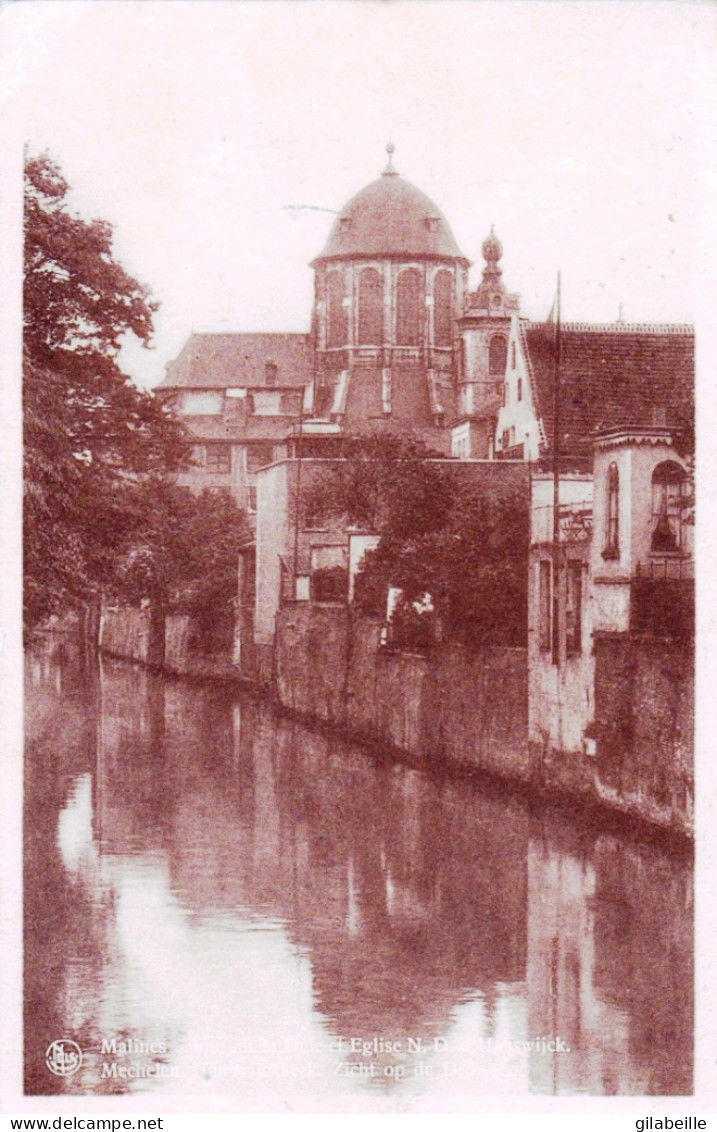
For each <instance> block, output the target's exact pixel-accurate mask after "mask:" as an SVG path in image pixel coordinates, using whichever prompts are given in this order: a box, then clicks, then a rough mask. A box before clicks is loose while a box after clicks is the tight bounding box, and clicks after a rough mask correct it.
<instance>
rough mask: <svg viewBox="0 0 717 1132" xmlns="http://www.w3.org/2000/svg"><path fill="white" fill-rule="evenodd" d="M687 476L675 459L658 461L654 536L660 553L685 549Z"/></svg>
mask: <svg viewBox="0 0 717 1132" xmlns="http://www.w3.org/2000/svg"><path fill="white" fill-rule="evenodd" d="M685 484H686V476H685V472H684V469H683V468H682V467H680V465H679V464H677V463H676V462H675V461H674V460H665V462H664V463H662V464H658V465H657V467H656V468H655V470H654V472H653V473H652V539H651V548H652V550H653V551H656V552H657V553H661V552H665V551H668V552H669V551H672V550H681V549H682V511H683V507H684V496H685V490H684V489H685Z"/></svg>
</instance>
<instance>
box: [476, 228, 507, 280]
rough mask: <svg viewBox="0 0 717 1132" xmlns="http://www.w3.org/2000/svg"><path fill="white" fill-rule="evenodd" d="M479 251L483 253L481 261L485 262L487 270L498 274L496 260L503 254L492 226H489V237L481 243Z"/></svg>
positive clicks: (501, 246) (498, 269)
mask: <svg viewBox="0 0 717 1132" xmlns="http://www.w3.org/2000/svg"><path fill="white" fill-rule="evenodd" d="M481 250H482V252H483V259H484V260H485V261H486V264H487V266H488V268H489V269H490V270H492V271H495V270H497V271H498V274H500V268H499V267H498V266H497V265H498V260H499V259H500V257H501V256H502V254H503V245H502V244H501V242H500V240H499V239H498V237H497V236H496V234H495V228H494V226H493V225H492V224H491V226H490V235H489V236H488V237H487V239H485V240H484V241H483V247H482V249H481Z"/></svg>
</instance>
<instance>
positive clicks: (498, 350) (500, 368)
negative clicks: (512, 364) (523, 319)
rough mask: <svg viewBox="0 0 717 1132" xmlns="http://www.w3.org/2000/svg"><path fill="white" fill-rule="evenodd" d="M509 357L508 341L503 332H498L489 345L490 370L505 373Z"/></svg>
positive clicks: (494, 372) (493, 372)
mask: <svg viewBox="0 0 717 1132" xmlns="http://www.w3.org/2000/svg"><path fill="white" fill-rule="evenodd" d="M507 359H508V343H507V341H506V339H505V338H504V337H503V335H502V334H496V335H494V337H493V338H491V340H490V346H489V347H488V370H489V372H490V373H492V374H496V373H498V374H501V375H502V374H504V373H505V363H506V361H507Z"/></svg>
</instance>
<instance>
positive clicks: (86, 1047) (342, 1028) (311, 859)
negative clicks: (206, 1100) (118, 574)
mask: <svg viewBox="0 0 717 1132" xmlns="http://www.w3.org/2000/svg"><path fill="white" fill-rule="evenodd" d="M26 738H27V759H26V782H25V799H26V812H25V853H26V862H25V948H26V955H25V1065H26V1092H27V1093H30V1094H59V1093H63V1094H85V1095H117V1094H138V1093H144V1094H146V1095H147V1096H148V1100H149V1099H150V1098H151V1096H152V1095H167V1094H192V1095H194V1096H202V1095H206V1096H211V1095H230V1096H233V1097H241V1098H244V1099H245V1100H246V1101H247V1102H248V1103H249V1102H251V1098H253V1097H254V1098H258V1097H267V1096H270V1095H273V1096H283V1097H289V1098H290V1097H291V1096H299V1095H300V1096H312V1097H320V1098H324V1099H325V1101H326V1102H327V1103H330V1102H332V1101H333V1100H335V1099H336V1098H341V1097H343V1098H356V1099H357V1100H358V1101H360V1100H361V1099H362V1098H363V1099H364V1100H367V1099H368V1098H373V1100H374V1102H375V1101H376V1100H377V1099H378V1100H379V1101H380V1100H381V1098H382V1097H383V1098H384V1100H386V1101H387V1100H388V1098H389V1097H390V1098H391V1102H392V1103H394V1104H395V1103H398V1104H399V1105H400V1104H401V1103H406V1104H409V1103H412V1102H416V1100H417V1098H421V1097H424V1096H425V1097H429V1096H430V1097H435V1096H440V1095H444V1096H445V1095H453V1096H455V1095H457V1094H462V1095H466V1094H473V1095H488V1094H492V1095H495V1094H510V1095H516V1094H517V1095H524V1094H529V1093H547V1094H575V1093H586V1094H591V1095H598V1094H638V1095H640V1094H686V1093H690V1092H691V1091H692V1040H693V1020H692V997H693V992H692V987H693V977H692V873H691V865H690V862H689V860H688V859H687V858H686V856H685V855H684V854H681V853H679V852H678V851H677V850H675V849H674V848H672V849H671V848H669V847H666V846H662V845H660V844H658V843H657V842H655V843H650V841H649V840H646V839H645V838H644V837H643V838H642V839H638V838H636V837H632V836H631V835H628V834H626V833H624V832H622V833H620V832H616V831H615V830H614V829H609V828H602V829H601V828H597V827H596V826H595V824H594V822H588V821H587V820H586V819H584V818H583V819H581V818H580V817H579V816H576V815H573V816H569V815H565V814H561V813H559V812H552V811H549V812H546V811H545V809H544V808H543V809H541V810H538V808H536V807H531V806H530V805H529V804H528V802H527V801H526V800H525V799H521V798H518V797H516V796H512V795H511V794H510V793H509V792H507V791H504V790H498V789H496V788H495V787H493V788H487V787H486V786H479V785H477V784H476V783H474V782H472V781H470V780H468V779H466V778H457V777H450V776H442V777H441V776H436V775H431V774H429V773H427V772H424V771H422V770H417V769H415V768H411V767H408V766H405V765H400V764H398V763H396V762H395V761H391V760H389V759H384V760H382V759H380V758H378V757H376V756H375V754H374V755H369V754H368V753H366V752H365V751H363V750H361V749H360V748H358V747H356V746H352V745H350V744H348V743H346V742H343V741H340V740H337V739H336V738H335V737H330V736H327V735H325V734H322V733H319V732H317V731H314V730H311V729H309V728H307V727H305V726H302V725H301V724H299V723H297V722H296V721H294V720H289V719H286V718H284V717H281V716H279V715H277V714H276V712H275V711H274V710H273V709H272V707H271V706H270V705H269V704H268V703H267V702H266V701H264V700H260V699H257V698H254V697H252V696H250V695H247V694H245V693H239V692H238V691H237V690H235V689H234V688H231V687H229V686H225V685H218V684H214V685H212V684H208V683H204V684H196V683H191V682H189V681H186V680H169V679H165V678H163V677H161V676H158V675H156V674H152V673H149V672H148V671H147V670H146V669H143V668H141V667H138V666H132V665H129V664H124V663H121V662H117V661H110V660H107V659H104V660H102V661H100V662H99V666H98V664H97V662H95V663H94V664H93V663H89V662H86V661H85V662H83V661H82V659H81V657H80V654H79V653H78V651H77V650H76V649H75V648H74V647H73V645H72V642H71V640H69V639H68V638H65V639H62V638H53V639H48V640H46V641H45V643H44V645H42V646H41V647H39V648H38V649H36V650H35V651H34V652H33V653H32V654H31V655H30V656H29V657H28V660H27V698H26ZM53 1043H54V1044H53ZM344 1103H345V1102H344Z"/></svg>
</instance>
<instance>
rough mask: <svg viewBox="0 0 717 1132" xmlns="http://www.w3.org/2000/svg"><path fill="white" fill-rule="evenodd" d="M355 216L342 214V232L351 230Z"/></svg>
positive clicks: (340, 222)
mask: <svg viewBox="0 0 717 1132" xmlns="http://www.w3.org/2000/svg"><path fill="white" fill-rule="evenodd" d="M353 222H354V221H353V216H342V217H341V220H340V221H339V224H340V227H341V231H342V232H350V231H351V228H352V227H353Z"/></svg>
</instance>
